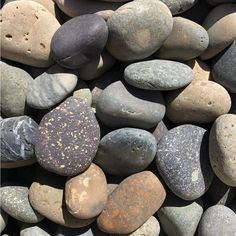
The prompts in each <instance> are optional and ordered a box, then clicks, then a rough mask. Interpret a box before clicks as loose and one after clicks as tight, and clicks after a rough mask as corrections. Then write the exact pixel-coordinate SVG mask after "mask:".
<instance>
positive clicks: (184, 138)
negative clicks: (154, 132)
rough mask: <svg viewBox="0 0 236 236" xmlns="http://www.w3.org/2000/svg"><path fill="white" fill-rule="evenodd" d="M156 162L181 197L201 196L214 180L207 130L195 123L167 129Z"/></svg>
mask: <svg viewBox="0 0 236 236" xmlns="http://www.w3.org/2000/svg"><path fill="white" fill-rule="evenodd" d="M156 165H157V168H158V170H159V172H160V174H161V176H162V178H163V179H164V181H165V182H166V184H167V185H168V187H169V188H170V189H171V191H172V192H174V193H175V194H176V195H177V196H178V197H180V198H182V199H184V200H195V199H197V198H199V197H201V196H202V195H203V194H204V193H205V192H206V191H207V189H208V188H209V186H210V184H211V182H212V179H213V172H212V169H211V166H210V162H209V157H208V133H207V131H206V130H205V129H203V128H201V127H198V126H195V125H181V126H177V127H175V128H173V129H171V130H169V131H168V133H167V134H166V135H164V137H162V139H161V141H160V142H159V143H158V146H157V155H156Z"/></svg>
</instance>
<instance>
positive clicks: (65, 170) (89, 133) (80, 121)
mask: <svg viewBox="0 0 236 236" xmlns="http://www.w3.org/2000/svg"><path fill="white" fill-rule="evenodd" d="M99 140H100V129H99V126H98V123H97V120H96V118H95V116H94V114H93V112H92V110H91V108H90V107H89V106H88V105H87V104H86V102H84V101H83V100H79V99H77V98H74V97H69V98H67V99H66V100H65V101H64V102H63V103H61V104H60V105H59V106H58V107H56V108H55V109H53V110H52V111H50V112H49V113H47V114H46V115H45V116H44V117H43V119H42V120H41V122H40V125H39V134H38V136H37V142H36V146H35V153H36V157H37V160H38V162H39V164H40V165H41V166H42V167H44V168H45V169H47V170H49V171H52V172H54V173H57V174H59V175H65V176H71V175H76V174H78V173H80V172H82V171H84V170H85V169H86V168H87V167H88V166H89V165H90V164H91V162H92V160H93V158H94V156H95V154H96V151H97V148H98V144H99Z"/></svg>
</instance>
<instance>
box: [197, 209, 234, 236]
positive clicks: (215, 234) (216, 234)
mask: <svg viewBox="0 0 236 236" xmlns="http://www.w3.org/2000/svg"><path fill="white" fill-rule="evenodd" d="M222 235H224V236H235V235H236V214H235V213H234V212H233V211H232V210H231V209H229V208H228V207H225V206H221V205H215V206H212V207H210V208H208V209H207V210H206V211H205V212H204V214H203V216H202V219H201V221H200V223H199V226H198V236H222Z"/></svg>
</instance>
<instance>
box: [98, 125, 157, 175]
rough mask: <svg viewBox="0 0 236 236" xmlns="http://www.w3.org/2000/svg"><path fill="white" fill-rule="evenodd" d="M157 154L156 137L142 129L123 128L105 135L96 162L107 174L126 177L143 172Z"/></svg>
mask: <svg viewBox="0 0 236 236" xmlns="http://www.w3.org/2000/svg"><path fill="white" fill-rule="evenodd" d="M155 154H156V140H155V137H154V136H153V135H152V134H151V133H149V132H147V131H145V130H142V129H134V128H122V129H118V130H114V131H112V132H110V133H108V134H107V135H105V136H104V137H103V138H102V139H101V141H100V143H99V146H98V151H97V153H96V156H95V158H94V162H95V163H96V164H97V165H99V166H100V167H101V168H102V169H103V170H104V172H105V173H108V174H112V175H118V176H126V175H130V174H133V173H136V172H140V171H143V170H144V169H146V168H147V167H148V166H149V164H150V163H151V162H152V161H153V159H154V157H155Z"/></svg>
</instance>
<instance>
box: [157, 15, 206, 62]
mask: <svg viewBox="0 0 236 236" xmlns="http://www.w3.org/2000/svg"><path fill="white" fill-rule="evenodd" d="M173 19H174V24H173V30H172V32H171V34H170V35H169V36H168V38H167V39H166V40H165V42H164V43H163V45H162V46H161V48H160V49H159V50H158V51H157V53H156V54H155V55H156V57H157V58H162V59H170V60H176V61H186V60H190V59H193V58H196V57H198V56H199V55H200V54H202V52H204V51H205V50H206V49H207V46H208V43H209V37H208V34H207V31H206V30H205V29H204V28H203V27H202V26H201V25H199V24H197V23H195V22H193V21H191V20H188V19H186V18H183V17H174V18H173Z"/></svg>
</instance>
